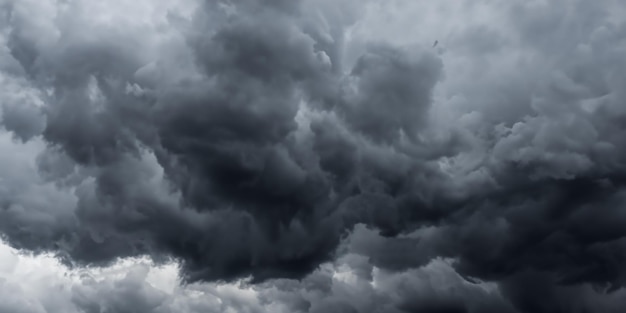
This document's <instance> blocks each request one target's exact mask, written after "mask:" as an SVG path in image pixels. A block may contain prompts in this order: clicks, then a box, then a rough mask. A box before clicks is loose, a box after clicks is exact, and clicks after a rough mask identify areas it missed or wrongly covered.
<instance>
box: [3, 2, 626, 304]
mask: <svg viewBox="0 0 626 313" xmlns="http://www.w3.org/2000/svg"><path fill="white" fill-rule="evenodd" d="M46 3H47V4H46V5H36V4H34V2H32V1H26V2H23V3H22V2H15V1H8V2H7V3H6V5H5V6H4V7H3V9H4V10H5V15H4V16H5V18H4V19H5V21H3V23H2V25H4V26H5V28H4V32H3V34H4V35H3V42H2V43H3V45H4V47H3V49H4V50H3V52H2V53H3V54H1V56H2V63H1V64H0V65H2V69H3V74H2V79H3V82H5V83H3V87H2V90H1V92H2V94H3V95H5V94H6V97H3V102H2V106H1V108H2V126H3V127H4V129H5V130H7V131H9V132H10V133H11V134H12V136H14V137H15V138H17V139H20V140H21V141H23V143H20V144H18V143H12V144H11V145H17V146H19V147H29V145H36V146H38V147H39V148H40V149H39V150H40V152H39V155H38V156H37V157H36V158H35V157H34V154H36V153H37V152H32V153H31V155H30V156H29V158H30V159H33V160H32V162H33V163H35V164H36V166H37V171H38V174H39V175H37V173H35V170H34V169H33V168H31V167H29V168H27V169H23V170H22V171H23V172H24V173H28V174H27V176H26V178H20V179H18V177H19V176H20V173H18V171H17V170H13V169H11V168H9V167H6V169H4V168H3V169H2V173H3V176H4V177H2V178H3V180H2V182H3V185H2V188H3V189H0V197H1V198H0V200H1V203H2V206H3V211H1V212H0V215H1V216H2V222H0V231H1V232H2V234H3V236H4V238H6V240H7V241H8V242H9V243H10V244H11V245H12V246H14V247H17V248H21V249H26V250H29V251H35V252H44V251H46V252H53V253H55V254H57V255H58V256H59V257H60V259H61V260H63V261H64V262H65V263H66V264H68V265H72V266H84V265H106V264H110V263H111V262H113V261H115V260H117V259H118V258H123V257H132V256H140V255H148V256H151V257H152V258H153V259H154V260H155V261H159V262H164V261H168V260H170V259H174V260H176V261H178V262H180V264H181V275H182V276H183V278H184V279H185V281H187V282H189V283H193V282H197V281H234V280H237V279H241V278H245V277H251V278H252V282H253V283H257V284H264V283H266V284H270V285H271V284H279V282H278V281H276V279H293V278H298V279H303V278H304V280H303V281H301V282H299V283H298V285H295V287H293V288H295V289H301V288H305V289H306V287H302V285H301V284H305V283H306V281H307V280H311V279H313V278H312V277H315V276H316V275H318V274H311V273H317V272H316V269H317V268H318V267H319V266H320V264H323V263H324V262H332V261H333V260H336V259H337V258H340V257H342V255H343V253H346V251H344V250H345V249H348V251H349V252H350V253H352V254H356V255H361V256H364V257H366V258H367V261H366V262H365V263H367V264H368V266H376V267H377V268H379V269H380V270H382V271H390V273H394V272H397V273H401V274H398V275H407V276H411V275H414V274H415V273H414V272H413V271H415V269H418V268H421V267H424V266H427V264H431V263H432V260H435V259H437V258H450V259H452V260H454V261H453V262H452V265H451V267H449V272H446V274H441V273H440V274H441V275H444V276H445V277H448V276H449V277H455V278H450V279H453V280H455V284H465V283H463V282H462V279H461V278H460V277H465V278H466V279H467V280H469V281H477V280H481V281H486V282H489V283H493V284H495V285H497V286H499V288H500V289H499V290H501V292H502V295H498V296H497V297H495V298H494V297H492V296H491V295H487V294H485V293H484V292H483V291H477V290H478V289H475V288H474V287H467V288H469V289H463V292H461V294H455V293H443V294H440V293H439V291H437V289H428V288H430V287H423V286H421V285H420V286H416V285H415V286H414V285H411V284H413V283H408V282H407V283H406V284H408V285H407V288H409V290H413V289H416V290H420V291H419V293H423V294H428V295H431V296H429V297H430V298H431V299H434V300H432V301H430V300H426V299H425V298H424V299H422V298H419V299H420V301H417V302H415V303H414V302H411V301H408V300H407V299H410V298H411V297H413V296H412V295H404V294H402V292H401V291H399V290H400V289H401V288H400V287H396V285H394V284H395V283H394V284H391V285H389V286H388V290H393V291H388V292H387V291H385V292H383V295H380V294H376V293H375V292H374V293H372V295H373V294H376V297H379V296H380V297H383V298H385V299H386V300H385V301H382V302H384V303H391V304H389V305H390V308H391V307H393V308H394V309H396V310H404V311H407V312H411V311H428V310H431V311H433V312H475V311H476V312H478V311H480V312H484V311H488V310H492V311H494V312H496V311H497V312H502V311H505V310H509V311H511V312H515V311H516V310H517V311H519V312H569V311H576V310H586V311H589V312H605V311H606V312H612V311H610V310H611V309H612V307H611V306H603V305H602V304H601V303H603V302H604V301H605V300H602V299H608V298H606V297H609V296H607V295H603V294H602V292H599V291H615V290H617V289H620V288H622V286H623V284H624V279H625V277H626V276H625V274H624V273H625V271H624V267H623V266H622V265H621V264H622V263H624V261H626V260H625V259H624V257H625V255H624V253H623V250H624V246H623V245H624V236H625V235H626V233H624V231H622V230H621V228H620V225H621V222H622V221H623V219H624V214H623V212H621V207H622V206H623V204H624V194H623V189H624V182H625V180H624V177H626V176H625V173H626V171H625V168H624V164H623V163H624V162H623V160H624V157H625V156H624V150H623V149H621V147H622V146H624V144H626V143H625V142H623V141H624V139H623V138H626V136H624V135H625V134H623V132H624V130H623V127H622V126H621V125H622V124H623V121H624V117H625V116H626V111H625V110H624V109H623V102H624V100H625V99H626V97H625V95H624V91H623V86H622V85H623V83H624V81H626V77H625V75H624V74H623V73H626V72H624V71H623V67H624V65H625V64H626V63H625V62H624V60H623V57H621V56H622V55H623V52H624V51H623V50H624V49H626V42H625V41H624V39H623V38H625V37H624V36H623V35H624V31H625V30H626V28H625V25H626V22H624V15H623V14H622V13H623V12H621V11H619V7H620V6H619V3H617V2H615V1H609V0H606V1H601V4H600V5H594V6H593V7H591V6H590V4H588V3H587V2H584V1H556V2H554V3H543V2H541V1H531V2H521V1H514V2H511V3H506V4H504V3H502V4H499V3H498V4H496V3H491V2H488V1H486V2H481V3H475V4H469V3H465V2H462V3H457V2H450V1H448V2H446V1H444V2H441V4H439V5H438V6H439V7H437V6H436V5H433V4H430V5H429V4H426V3H423V2H419V1H418V2H411V3H409V2H403V1H394V2H392V3H389V4H385V5H382V4H381V3H379V2H377V1H370V2H367V3H361V2H356V1H342V2H341V4H340V5H339V7H338V8H335V7H334V6H333V5H331V4H330V3H329V2H327V1H320V2H315V1H262V0H249V1H239V2H231V1H203V2H199V3H198V4H197V5H198V6H197V8H196V9H195V10H193V12H191V13H189V14H185V13H183V12H182V11H180V12H178V13H177V12H176V11H175V10H174V9H172V11H171V12H169V13H167V14H163V18H162V19H158V20H157V19H154V20H150V21H151V22H141V21H140V19H139V17H138V16H139V15H137V17H136V16H135V15H132V14H131V15H130V16H131V18H128V19H124V18H120V19H119V20H118V21H114V22H111V21H108V22H93V21H90V20H89V19H88V16H87V14H86V13H85V7H86V6H87V4H85V3H83V2H81V1H74V2H68V3H67V4H64V5H60V4H56V3H52V2H50V3H48V2H46ZM145 3H149V1H148V2H145ZM112 7H114V6H112ZM437 10H440V11H437ZM457 11H458V12H461V11H463V12H467V13H465V14H462V15H458V18H459V23H460V25H463V26H462V28H458V27H457V26H455V24H454V23H452V21H447V20H443V21H439V20H437V21H433V20H432V17H429V14H432V15H433V16H442V15H436V14H442V13H433V12H448V13H445V14H452V15H454V14H455V13H454V12H457ZM420 12H422V13H420ZM423 12H426V13H423ZM429 12H430V13H429ZM28 13H30V14H28ZM409 13H415V14H417V16H419V17H420V19H419V20H420V21H421V22H420V23H417V24H418V26H419V25H422V26H419V27H420V29H417V28H418V26H414V27H416V29H415V30H414V31H413V30H412V29H409V28H410V27H413V26H412V25H409V24H407V23H405V22H402V19H401V17H402V16H405V15H410V14H409ZM445 14H443V16H445ZM103 16H104V17H106V15H103ZM385 16H388V17H389V16H391V17H393V16H396V17H398V22H397V23H396V24H394V22H389V25H386V26H383V24H382V23H383V22H382V21H381V19H384V18H385ZM454 16H457V15H454ZM104 17H103V18H104ZM94 20H97V19H94ZM451 20H454V19H451ZM37 21H38V22H37ZM105 21H106V19H105ZM384 23H387V22H384ZM431 24H432V25H431ZM398 25H400V26H398ZM433 25H438V28H437V27H434V26H433ZM429 26H433V27H430V28H429ZM398 27H405V28H407V29H405V30H402V29H399V28H398ZM422 28H423V29H433V30H432V32H434V33H440V34H442V35H443V34H445V35H446V36H445V37H441V38H437V39H439V41H440V45H439V46H438V47H436V48H433V47H431V44H432V41H430V39H431V38H430V37H428V36H431V35H428V34H426V33H425V30H423V29H422ZM410 34H414V36H417V37H419V38H427V39H428V41H429V42H428V43H427V44H415V42H414V41H415V40H418V39H407V38H406V37H407V36H409V37H410V36H411V35H410ZM433 36H434V35H433ZM419 40H421V39H419ZM402 43H404V44H402ZM4 99H6V100H4ZM7 144H8V143H7ZM20 149H21V148H20ZM11 162H12V163H10V164H17V163H19V161H17V160H13V159H12V161H11ZM356 225H359V226H356ZM363 225H364V226H363ZM368 227H369V228H368ZM346 247H347V248H346ZM366 268H367V266H366ZM363 270H364V271H365V272H367V270H365V269H363ZM362 274H363V276H362V278H361V279H365V280H367V279H369V278H368V277H370V275H372V274H371V271H370V273H369V274H367V273H362ZM311 275H312V276H311ZM389 275H393V274H389ZM446 275H448V276H446ZM454 275H457V276H458V277H457V276H454ZM459 275H460V276H459ZM305 277H306V278H305ZM325 279H326V278H319V280H320V281H325ZM407 279H409V278H407ZM411 279H414V278H411ZM268 280H269V281H268ZM326 280H327V279H326ZM285 284H287V283H285ZM398 284H399V282H398ZM535 285H537V286H541V288H542V289H541V288H538V287H537V288H538V290H545V292H546V293H548V294H549V295H550V297H548V298H547V300H545V301H544V302H543V304H542V303H540V302H538V300H537V299H538V297H539V296H538V295H537V294H535V293H532V292H527V291H526V290H527V289H528V287H527V286H535ZM463 286H465V285H463ZM468 286H470V285H468ZM326 287H328V286H326ZM326 287H325V288H326ZM431 287H432V286H431ZM412 288H413V289H412ZM423 288H426V289H423ZM432 288H434V287H432ZM463 288H465V287H463ZM473 288H474V289H473ZM470 289H471V290H470ZM496 289H497V288H496ZM598 290H599V291H598ZM137 292H140V291H137ZM145 292H151V291H145ZM324 292H326V293H330V295H331V296H330V297H329V300H328V301H319V302H316V303H315V305H313V304H310V303H309V304H306V303H307V302H306V301H303V300H302V301H301V300H297V299H296V300H294V299H291V298H289V299H288V303H294V304H293V305H294V306H297V307H298V308H300V306H302V308H300V309H301V310H302V311H307V310H308V311H311V312H317V311H320V312H321V311H331V312H332V311H333V310H336V311H337V310H338V311H339V312H344V311H345V312H351V311H355V312H364V311H366V310H367V309H368V305H364V304H362V303H361V304H357V303H349V302H346V301H343V300H342V298H341V297H340V296H337V293H338V292H339V293H340V292H343V291H341V290H339V291H337V290H331V291H324ZM363 292H365V291H363ZM394 293H400V294H401V295H398V297H399V298H394V295H393V294H394ZM570 294H576V295H578V297H579V298H580V299H582V300H581V301H580V302H572V303H570V304H566V303H565V299H567V298H568V297H569V296H568V295H570ZM276 296H279V295H276ZM280 296H281V297H282V296H284V295H280ZM128 297H137V298H132V299H131V298H119V299H118V298H115V297H114V298H110V299H104V300H102V301H104V302H101V303H100V302H97V303H94V302H93V301H92V300H85V301H83V302H81V304H80V305H83V306H85V307H86V308H88V309H87V310H96V309H97V308H98V307H99V306H101V305H104V304H103V303H120V304H119V305H120V307H119V308H118V309H117V310H122V311H123V310H124V308H123V305H126V304H128V305H131V304H133V303H135V304H137V305H139V304H138V303H139V302H136V301H140V300H137V299H139V298H142V297H144V298H145V297H148V296H146V295H139V294H134V293H129V294H128ZM155 297H156V298H159V297H158V296H155ZM290 297H291V296H290ZM358 297H367V296H365V295H363V294H359V296H358ZM376 297H374V298H376ZM148 298H150V297H148ZM156 298H154V299H156ZM483 298H484V299H485V300H484V302H480V301H478V300H476V299H483ZM77 299H79V300H77V301H80V296H78V298H77ZM150 299H153V298H150ZM159 299H160V298H159ZM141 301H143V300H141ZM155 301H156V300H155ZM286 301H287V300H286ZM355 301H356V300H355ZM407 301H408V302H407ZM477 301H478V302H477ZM481 301H482V300H481ZM606 301H608V300H606ZM479 302H480V303H479ZM142 303H143V302H142ZM150 303H152V302H150V301H148V302H146V303H143V304H141V305H146V306H147V307H145V308H143V309H142V310H152V309H153V308H151V307H150V305H151V304H150ZM107 305H108V304H107ZM381 310H382V309H381ZM389 310H391V309H389Z"/></svg>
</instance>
